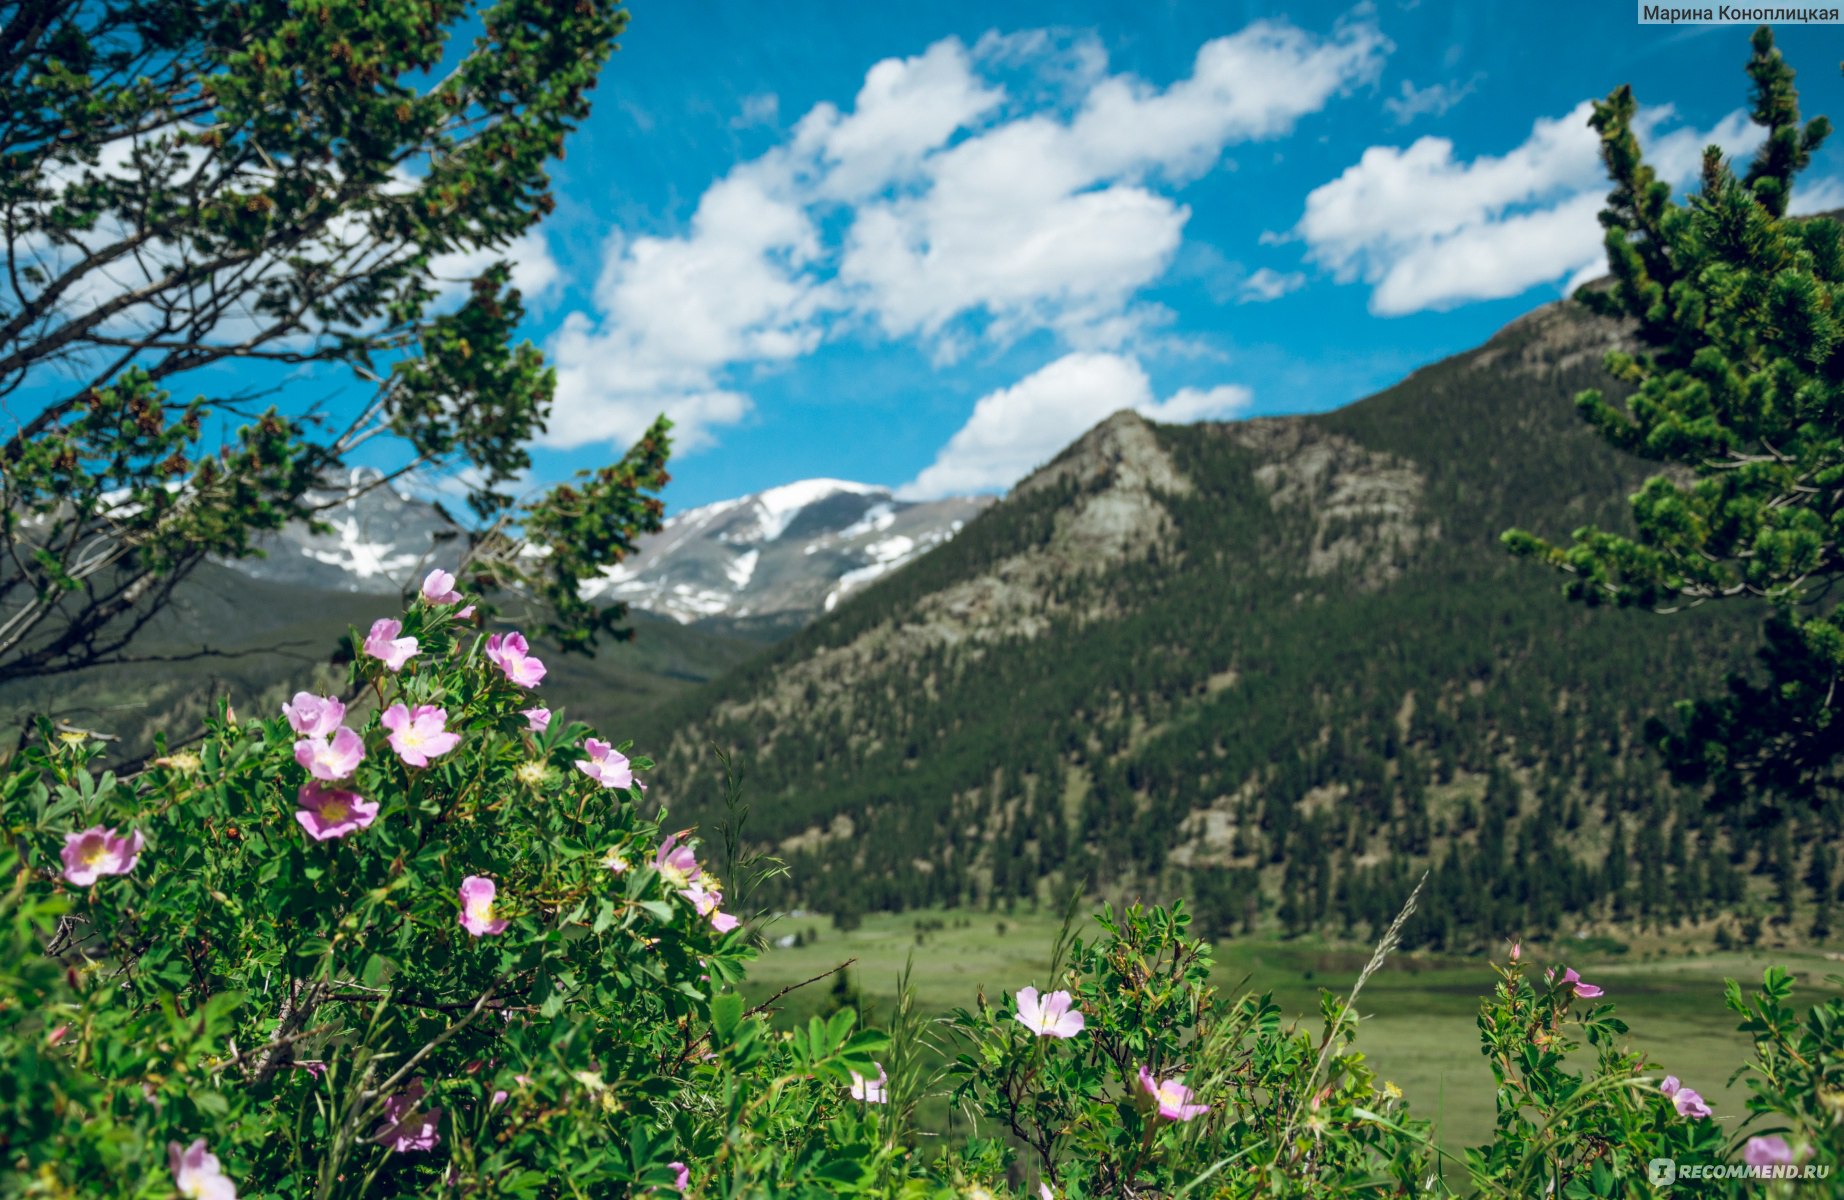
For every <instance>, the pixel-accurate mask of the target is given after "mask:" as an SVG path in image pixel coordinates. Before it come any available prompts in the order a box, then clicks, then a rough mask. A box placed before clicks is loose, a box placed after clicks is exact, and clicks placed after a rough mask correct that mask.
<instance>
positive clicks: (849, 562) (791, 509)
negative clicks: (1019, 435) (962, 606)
mask: <svg viewBox="0 0 1844 1200" xmlns="http://www.w3.org/2000/svg"><path fill="white" fill-rule="evenodd" d="M991 502H992V500H991V497H986V496H954V497H949V498H948V499H945V500H929V501H921V502H914V501H906V500H898V499H897V498H896V497H895V496H894V495H892V494H891V492H890V490H889V489H888V488H882V487H875V486H872V485H870V484H864V483H849V482H847V481H845V480H842V479H803V480H801V481H800V482H798V483H790V484H786V485H784V486H782V487H777V488H770V489H769V490H767V491H765V492H757V493H756V494H755V495H753V496H743V497H740V498H739V499H736V500H723V501H719V502H718V503H716V504H707V505H705V506H704V507H702V508H694V509H691V510H689V511H686V512H683V513H679V514H678V515H676V516H673V517H669V518H667V520H666V526H665V528H664V529H663V530H661V531H660V532H659V533H658V534H656V535H654V536H653V537H651V538H649V539H647V541H645V542H644V543H642V545H641V547H640V551H639V553H637V554H635V555H634V556H633V557H632V558H630V559H628V561H627V562H625V563H622V564H621V565H620V566H619V567H616V568H615V569H614V570H612V571H610V572H608V573H607V574H606V575H605V577H604V580H605V581H604V582H602V583H601V584H599V585H592V587H591V588H587V589H585V591H586V593H587V594H589V595H591V596H599V597H604V598H607V599H618V600H625V601H627V602H628V603H629V604H630V605H632V606H633V607H635V608H644V609H647V610H649V611H651V612H655V613H659V614H661V615H663V616H669V617H672V618H674V619H676V620H678V621H681V622H686V623H690V622H694V621H699V620H704V619H708V618H734V619H738V620H743V621H748V622H760V623H766V624H770V625H780V626H788V625H801V624H805V623H806V622H807V621H808V620H811V619H812V618H813V617H815V616H818V615H819V614H820V613H823V612H828V611H830V610H831V609H832V608H833V607H834V606H835V605H837V604H838V602H839V601H840V600H841V599H842V598H844V597H845V596H846V595H847V594H849V593H850V592H851V591H852V590H853V589H854V588H858V587H861V586H863V585H864V584H866V583H869V582H870V581H871V580H873V579H876V578H877V577H878V576H880V575H883V574H886V573H887V572H889V571H892V570H894V569H896V568H897V567H900V566H902V565H903V564H904V563H906V562H908V561H909V560H910V559H912V558H915V557H916V556H917V555H919V554H922V553H924V552H925V551H927V550H929V549H931V548H933V547H935V546H938V545H940V544H941V543H942V542H945V541H947V540H948V539H949V538H951V537H953V536H954V535H955V534H956V533H958V532H959V531H960V529H961V527H962V526H963V525H965V524H966V523H967V522H968V521H970V520H972V519H973V518H974V517H975V516H976V515H978V514H979V512H980V511H981V510H982V509H984V508H985V507H986V506H987V505H988V504H990V503H991Z"/></svg>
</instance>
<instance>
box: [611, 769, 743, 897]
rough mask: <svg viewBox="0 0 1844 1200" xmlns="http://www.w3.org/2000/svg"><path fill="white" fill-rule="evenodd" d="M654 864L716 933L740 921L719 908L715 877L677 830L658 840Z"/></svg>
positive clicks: (720, 893)
mask: <svg viewBox="0 0 1844 1200" xmlns="http://www.w3.org/2000/svg"><path fill="white" fill-rule="evenodd" d="M578 765H579V766H580V765H581V764H578ZM653 866H654V869H655V870H657V871H658V872H659V873H660V878H662V879H664V880H665V881H666V883H667V886H669V887H672V888H675V889H677V890H678V893H679V895H681V896H683V897H685V899H687V900H689V901H691V904H692V907H693V908H694V909H695V910H697V913H698V915H699V916H701V917H709V918H710V919H711V928H712V929H715V930H716V931H717V932H718V933H729V932H730V931H731V930H732V929H735V928H736V927H737V926H738V925H741V924H742V922H741V921H739V920H737V919H736V918H735V917H733V916H731V915H730V914H729V913H727V912H723V911H721V906H722V904H723V902H724V894H723V892H721V891H719V890H718V889H717V887H716V882H717V881H716V880H715V879H713V878H711V877H710V876H708V875H706V874H705V873H704V868H703V867H700V866H699V865H698V859H697V856H696V855H695V854H693V853H692V848H691V844H690V843H689V842H687V843H684V844H681V843H680V841H679V835H678V834H676V833H675V834H671V835H669V836H668V837H667V838H666V840H665V841H663V842H661V843H660V844H659V850H658V852H657V853H655V854H654V856H653Z"/></svg>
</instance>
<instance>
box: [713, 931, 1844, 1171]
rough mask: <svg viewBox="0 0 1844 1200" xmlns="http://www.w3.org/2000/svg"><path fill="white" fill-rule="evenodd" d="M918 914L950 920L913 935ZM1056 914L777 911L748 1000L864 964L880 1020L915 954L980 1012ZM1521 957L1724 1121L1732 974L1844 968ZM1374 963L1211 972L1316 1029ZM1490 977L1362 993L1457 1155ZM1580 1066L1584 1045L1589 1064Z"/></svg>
mask: <svg viewBox="0 0 1844 1200" xmlns="http://www.w3.org/2000/svg"><path fill="white" fill-rule="evenodd" d="M918 922H921V923H922V924H923V925H924V926H933V925H934V924H936V923H940V924H941V925H943V926H944V927H943V928H940V929H932V928H929V929H927V930H926V931H924V932H920V933H919V931H918ZM1059 924H1060V922H1059V920H1058V919H1057V918H1056V917H1055V916H1052V915H1050V914H1049V913H1047V912H1043V913H1035V914H1031V913H1024V912H1020V913H1018V914H1016V915H1013V916H1004V915H1000V914H996V913H988V912H974V911H946V912H943V911H921V912H908V913H903V914H899V915H891V914H878V915H873V916H867V917H866V918H864V922H863V924H862V925H861V926H860V927H859V928H856V929H853V930H849V931H840V930H835V929H833V928H832V925H831V922H830V921H829V920H827V919H825V918H823V917H820V916H813V915H809V916H805V917H798V918H797V917H784V918H781V919H780V920H778V921H776V922H774V923H773V924H771V925H770V926H769V928H768V929H767V931H766V932H767V936H768V938H769V940H770V942H771V945H770V947H769V948H768V949H766V950H765V951H764V952H763V954H762V958H761V961H760V962H759V964H757V967H756V969H755V970H754V971H752V972H751V977H750V981H749V985H748V986H749V990H750V996H751V998H752V999H753V1000H757V1001H759V1000H762V999H765V998H767V997H768V996H771V995H773V994H774V993H775V992H777V991H779V990H780V989H782V988H785V987H787V986H789V985H791V984H797V983H799V982H800V981H802V980H806V979H808V978H811V977H812V976H814V975H818V974H820V973H821V972H823V971H826V970H827V969H828V968H830V967H833V966H835V965H836V964H838V963H840V962H843V961H845V960H847V959H855V960H856V961H855V962H854V963H853V965H852V967H851V968H850V972H851V982H852V984H853V985H854V986H855V987H857V988H858V990H859V991H860V992H861V993H862V994H863V996H864V998H865V1000H866V1001H867V1003H868V1004H869V1005H870V1006H871V1008H872V1009H873V1011H874V1013H875V1012H882V1013H886V1014H887V1013H888V1011H889V1007H890V1006H891V1005H893V1004H894V1003H895V1000H896V996H897V981H898V978H899V977H900V976H901V974H902V972H903V970H904V968H905V965H906V964H910V965H911V982H912V986H913V987H914V989H915V993H916V1001H917V1004H918V1006H919V1007H920V1008H921V1009H922V1010H923V1011H924V1012H927V1013H938V1014H945V1013H947V1012H949V1011H951V1010H952V1009H954V1008H956V1007H958V1006H962V1005H965V1006H967V1007H972V1005H973V1003H974V999H975V997H976V996H977V994H978V993H979V992H980V990H981V989H984V990H985V993H986V995H987V996H988V998H989V999H992V1000H994V1001H995V1002H996V1001H997V1000H998V999H999V998H1000V997H1001V996H1003V995H1005V994H1007V993H1009V992H1012V991H1015V990H1016V989H1018V988H1020V987H1023V986H1024V985H1026V984H1030V983H1036V984H1039V985H1041V984H1043V983H1044V982H1045V980H1044V973H1045V971H1046V969H1047V967H1048V963H1049V957H1050V948H1051V944H1052V942H1053V941H1054V939H1055V937H1056V933H1057V929H1058V926H1059ZM1094 928H1095V927H1094V925H1093V923H1092V922H1090V923H1089V924H1088V925H1087V930H1093V929H1094ZM797 932H799V933H804V934H806V935H808V936H809V937H813V935H817V937H816V938H814V940H811V941H809V942H808V943H807V944H805V945H801V946H795V947H786V948H780V947H776V946H774V945H772V943H773V942H774V940H775V939H778V938H782V937H785V936H787V935H791V934H795V933H797ZM1642 953H1643V952H1642ZM1526 954H1527V957H1528V959H1529V961H1531V962H1532V963H1534V964H1537V965H1542V966H1547V965H1549V964H1551V963H1555V962H1562V963H1563V964H1564V965H1567V966H1571V967H1574V968H1575V969H1576V970H1578V971H1579V972H1580V973H1581V975H1582V977H1583V978H1584V979H1585V980H1587V981H1589V982H1592V983H1597V984H1599V985H1600V986H1602V987H1603V988H1605V989H1606V993H1607V995H1606V999H1607V1000H1608V1001H1611V1002H1612V1003H1613V1004H1614V1005H1615V1006H1616V1007H1617V1009H1618V1012H1619V1015H1620V1017H1621V1018H1622V1019H1624V1020H1625V1021H1626V1022H1627V1024H1628V1025H1629V1026H1631V1031H1632V1032H1631V1037H1632V1044H1633V1046H1634V1047H1635V1048H1637V1049H1639V1050H1642V1051H1644V1052H1645V1053H1646V1054H1647V1055H1649V1056H1650V1057H1651V1058H1652V1059H1653V1060H1654V1061H1655V1062H1657V1063H1658V1064H1659V1065H1660V1067H1661V1069H1662V1070H1666V1071H1669V1072H1671V1073H1673V1074H1676V1075H1678V1076H1679V1077H1681V1078H1682V1079H1683V1080H1684V1081H1685V1083H1686V1084H1687V1085H1688V1086H1691V1087H1694V1088H1696V1089H1697V1090H1698V1091H1699V1092H1701V1093H1702V1094H1703V1096H1704V1097H1705V1098H1706V1099H1707V1100H1708V1101H1709V1102H1710V1104H1711V1105H1712V1107H1714V1109H1715V1110H1716V1116H1717V1119H1718V1120H1721V1121H1724V1122H1726V1123H1730V1124H1734V1123H1739V1122H1740V1120H1741V1119H1742V1118H1743V1117H1745V1116H1746V1115H1747V1111H1746V1109H1745V1108H1744V1107H1743V1104H1744V1101H1745V1099H1746V1096H1747V1090H1746V1086H1745V1084H1744V1083H1743V1082H1742V1081H1741V1080H1736V1081H1735V1082H1734V1083H1733V1084H1732V1085H1731V1082H1730V1077H1731V1076H1732V1075H1734V1074H1735V1073H1736V1070H1737V1068H1739V1067H1741V1066H1742V1064H1743V1063H1745V1062H1746V1061H1747V1057H1748V1049H1749V1043H1748V1039H1747V1038H1746V1037H1745V1036H1743V1035H1742V1034H1741V1033H1739V1032H1737V1031H1736V1020H1737V1019H1736V1017H1735V1015H1734V1014H1733V1013H1731V1012H1729V1011H1728V1009H1726V1008H1725V1007H1724V1006H1723V1000H1722V992H1723V980H1724V979H1725V978H1733V979H1738V980H1740V981H1741V982H1742V983H1743V985H1744V987H1746V986H1747V985H1749V984H1751V983H1755V982H1758V981H1759V979H1760V977H1761V972H1762V971H1763V970H1764V969H1765V968H1766V967H1768V966H1769V965H1771V964H1773V963H1784V964H1786V965H1787V966H1788V967H1790V968H1791V969H1792V970H1793V972H1794V974H1795V975H1796V976H1797V978H1798V980H1799V991H1798V992H1796V993H1795V997H1794V998H1795V1000H1796V1001H1797V1000H1801V999H1802V998H1803V1000H1805V1001H1809V1000H1811V999H1812V998H1814V997H1815V996H1816V995H1817V994H1818V993H1819V992H1820V991H1821V990H1822V989H1825V988H1827V986H1828V985H1827V984H1826V982H1825V977H1826V976H1827V975H1830V974H1838V973H1844V967H1841V966H1840V964H1839V963H1838V962H1836V961H1834V960H1832V959H1830V958H1828V957H1826V956H1824V955H1821V954H1818V953H1814V952H1810V951H1798V950H1786V949H1771V950H1770V949H1758V950H1746V951H1736V952H1725V953H1715V954H1707V955H1698V954H1683V953H1680V954H1667V953H1664V952H1659V951H1653V952H1650V954H1648V955H1647V956H1645V957H1642V958H1639V959H1637V960H1636V959H1635V958H1634V956H1633V955H1632V954H1613V953H1608V952H1607V951H1606V950H1601V951H1600V952H1599V953H1595V952H1589V951H1585V950H1584V951H1582V952H1580V953H1578V954H1575V955H1571V956H1569V957H1566V958H1565V957H1563V954H1562V949H1561V948H1560V947H1551V946H1538V947H1530V948H1527V951H1526ZM1368 958H1369V952H1368V951H1367V950H1365V949H1363V948H1361V947H1356V946H1336V945H1328V944H1325V943H1316V942H1312V941H1308V940H1305V939H1300V940H1293V941H1283V940H1279V939H1275V938H1272V937H1261V938H1249V939H1235V940H1227V941H1222V942H1218V943H1217V944H1216V959H1217V971H1216V980H1217V984H1218V986H1219V987H1221V988H1224V989H1226V990H1227V989H1236V988H1238V987H1245V988H1248V989H1253V990H1258V991H1268V992H1272V993H1273V994H1274V997H1275V1001H1276V1002H1277V1003H1278V1004H1280V1005H1281V1007H1282V1009H1283V1010H1284V1011H1286V1012H1288V1013H1290V1014H1294V1015H1296V1016H1297V1017H1299V1018H1301V1019H1302V1020H1303V1021H1304V1022H1306V1023H1307V1024H1308V1027H1309V1028H1312V1029H1313V1030H1314V1032H1315V1033H1316V1032H1317V1027H1318V1026H1317V1020H1318V1018H1317V1013H1318V997H1319V991H1320V989H1322V988H1329V989H1332V990H1335V991H1337V992H1339V993H1341V994H1342V993H1344V992H1345V991H1347V990H1349V988H1350V987H1351V984H1352V982H1353V981H1354V980H1355V979H1356V978H1357V975H1358V973H1359V971H1360V970H1361V969H1362V968H1363V964H1364V962H1365V961H1366V960H1367V959H1368ZM1245 980H1246V982H1244V981H1245ZM831 982H832V981H831V980H830V979H826V980H822V981H820V982H819V983H816V984H812V985H810V986H807V987H804V988H799V989H797V990H796V991H794V992H792V993H791V994H789V995H788V996H787V997H786V998H785V999H783V1000H782V1001H781V1002H780V1003H779V1005H778V1007H779V1009H780V1011H781V1013H782V1016H783V1019H798V1018H800V1017H802V1016H803V1015H805V1014H807V1013H810V1012H812V1011H814V1010H815V1009H816V1008H818V1007H819V1006H821V1005H822V1004H824V1003H825V1002H826V999H827V993H828V988H829V986H830V985H831ZM1492 982H1493V975H1492V971H1491V967H1490V965H1489V964H1488V963H1487V961H1486V960H1485V959H1483V958H1458V957H1440V956H1432V955H1425V954H1397V955H1395V956H1393V957H1392V958H1391V959H1390V960H1389V962H1388V963H1387V964H1386V965H1385V966H1384V967H1383V968H1382V970H1380V971H1379V972H1378V973H1377V974H1375V975H1373V976H1372V977H1371V978H1370V980H1369V982H1368V983H1366V984H1365V985H1364V990H1363V992H1362V993H1361V994H1360V995H1359V997H1358V1004H1357V1008H1358V1011H1359V1013H1360V1014H1361V1019H1362V1022H1363V1024H1362V1029H1361V1032H1360V1033H1359V1038H1358V1045H1359V1047H1360V1048H1361V1049H1363V1050H1364V1052H1365V1053H1366V1054H1368V1055H1369V1057H1370V1059H1371V1061H1372V1062H1373V1063H1375V1064H1376V1066H1377V1068H1378V1070H1379V1072H1380V1073H1381V1074H1382V1075H1383V1076H1384V1077H1385V1078H1386V1079H1389V1080H1392V1081H1393V1082H1395V1083H1396V1084H1397V1085H1398V1086H1400V1087H1401V1088H1402V1090H1403V1092H1404V1094H1405V1096H1406V1099H1407V1101H1408V1103H1409V1105H1410V1107H1411V1109H1412V1111H1413V1112H1415V1113H1416V1114H1417V1115H1418V1116H1425V1117H1432V1118H1434V1119H1435V1120H1436V1122H1437V1136H1438V1138H1439V1140H1440V1142H1441V1144H1442V1145H1443V1146H1445V1147H1446V1148H1447V1149H1448V1150H1449V1151H1453V1152H1458V1151H1459V1150H1460V1149H1461V1148H1463V1147H1465V1146H1468V1145H1473V1144H1477V1143H1479V1142H1482V1141H1485V1140H1486V1139H1488V1138H1489V1137H1490V1136H1491V1129H1492V1117H1493V1097H1492V1076H1491V1073H1490V1071H1489V1070H1488V1069H1487V1067H1486V1064H1485V1061H1484V1059H1483V1058H1482V1057H1481V1056H1480V1052H1479V1037H1478V1029H1477V1027H1476V1026H1475V1024H1474V1019H1475V1015H1476V1013H1477V1011H1478V1005H1479V1000H1480V998H1481V997H1482V996H1483V995H1484V994H1485V993H1487V992H1488V991H1489V990H1490V989H1491V986H1492ZM1803 1006H1804V1005H1803V1003H1802V1004H1801V1007H1803ZM1587 1061H1588V1058H1587V1054H1586V1052H1584V1054H1583V1062H1584V1065H1585V1064H1586V1063H1587Z"/></svg>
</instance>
